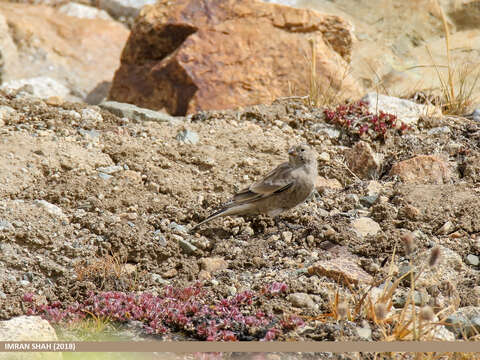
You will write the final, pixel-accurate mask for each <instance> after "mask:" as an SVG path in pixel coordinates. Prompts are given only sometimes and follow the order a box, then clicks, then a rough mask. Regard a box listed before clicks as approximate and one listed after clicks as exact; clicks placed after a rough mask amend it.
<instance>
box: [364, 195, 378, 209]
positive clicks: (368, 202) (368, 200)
mask: <svg viewBox="0 0 480 360" xmlns="http://www.w3.org/2000/svg"><path fill="white" fill-rule="evenodd" d="M377 199H378V195H367V196H363V197H361V198H360V204H362V205H363V206H365V207H367V208H369V207H370V206H372V205H373V204H375V201H377Z"/></svg>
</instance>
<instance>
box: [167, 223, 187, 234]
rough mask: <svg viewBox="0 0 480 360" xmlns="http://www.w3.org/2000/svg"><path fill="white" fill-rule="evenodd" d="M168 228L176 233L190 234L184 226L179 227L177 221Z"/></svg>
mask: <svg viewBox="0 0 480 360" xmlns="http://www.w3.org/2000/svg"><path fill="white" fill-rule="evenodd" d="M168 228H169V229H171V230H173V231H175V232H178V233H184V234H186V233H188V230H187V228H186V227H185V226H183V225H179V224H177V223H176V222H175V221H172V222H171V223H170V224H169V225H168Z"/></svg>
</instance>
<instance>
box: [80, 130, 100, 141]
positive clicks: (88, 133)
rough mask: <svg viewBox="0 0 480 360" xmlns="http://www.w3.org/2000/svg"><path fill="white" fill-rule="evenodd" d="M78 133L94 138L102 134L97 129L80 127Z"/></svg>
mask: <svg viewBox="0 0 480 360" xmlns="http://www.w3.org/2000/svg"><path fill="white" fill-rule="evenodd" d="M78 133H79V134H80V135H82V136H83V137H90V138H92V139H97V138H98V137H99V136H100V133H99V132H98V131H97V130H85V129H78Z"/></svg>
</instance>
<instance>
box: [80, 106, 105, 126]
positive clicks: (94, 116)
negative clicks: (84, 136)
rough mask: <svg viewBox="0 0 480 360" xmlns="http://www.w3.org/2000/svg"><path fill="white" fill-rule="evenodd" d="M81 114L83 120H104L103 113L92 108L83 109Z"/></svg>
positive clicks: (95, 121)
mask: <svg viewBox="0 0 480 360" xmlns="http://www.w3.org/2000/svg"><path fill="white" fill-rule="evenodd" d="M81 116H82V120H83V121H90V122H93V123H96V124H98V123H101V122H103V117H102V115H101V114H100V113H99V112H98V111H95V110H93V109H90V108H86V109H82V112H81Z"/></svg>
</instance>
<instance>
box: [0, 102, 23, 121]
mask: <svg viewBox="0 0 480 360" xmlns="http://www.w3.org/2000/svg"><path fill="white" fill-rule="evenodd" d="M18 117H19V115H18V113H17V111H16V110H15V109H14V108H11V107H10V106H6V105H1V106H0V126H3V125H5V124H6V123H7V122H9V121H10V120H13V121H16V120H17V119H18Z"/></svg>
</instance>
